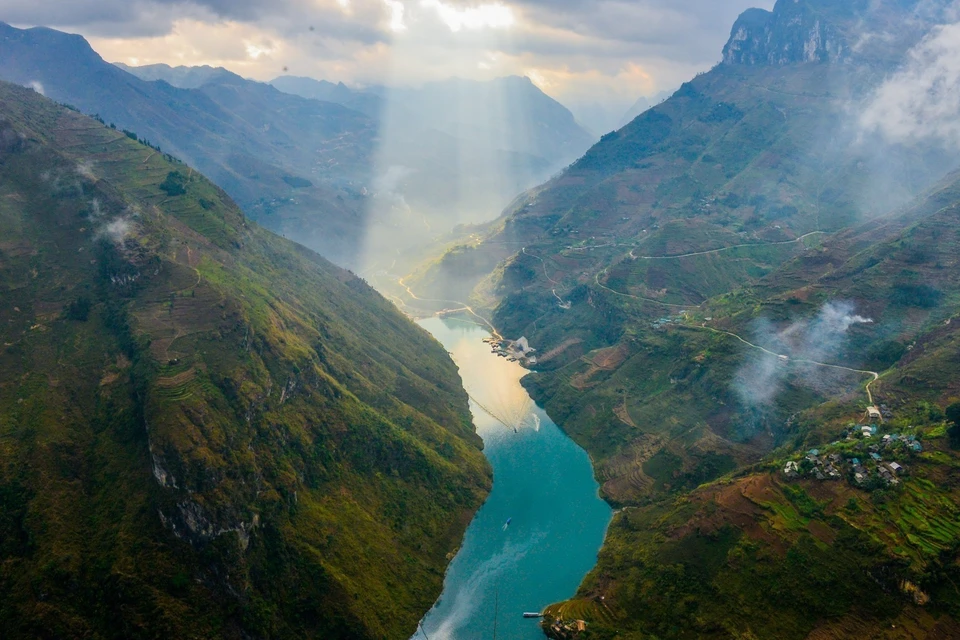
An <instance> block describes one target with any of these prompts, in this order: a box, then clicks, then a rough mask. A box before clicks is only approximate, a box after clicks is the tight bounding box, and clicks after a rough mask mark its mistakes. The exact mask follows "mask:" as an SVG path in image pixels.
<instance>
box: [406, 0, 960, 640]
mask: <svg viewBox="0 0 960 640" xmlns="http://www.w3.org/2000/svg"><path fill="white" fill-rule="evenodd" d="M928 8H929V7H928ZM931 24H932V23H931V22H924V20H923V19H922V18H921V14H920V6H919V5H918V3H916V2H910V1H906V2H904V1H894V0H891V1H884V2H851V3H843V4H842V5H841V4H837V3H828V2H820V1H819V0H800V1H799V2H788V1H787V0H781V1H780V2H778V3H777V6H776V8H775V9H774V10H773V11H772V12H764V11H759V10H758V11H751V12H747V13H746V14H744V16H743V17H742V18H741V20H740V21H739V22H738V23H737V25H736V26H735V27H734V30H733V33H732V37H731V41H730V44H728V46H727V48H726V49H725V52H724V62H723V63H722V64H720V65H718V66H717V67H716V68H715V69H713V70H711V71H710V72H709V73H706V74H703V75H700V76H698V77H697V78H695V79H694V80H692V81H691V82H689V83H687V84H686V85H684V86H683V87H682V88H681V89H680V90H679V91H678V92H677V93H676V94H675V95H674V96H673V97H672V98H670V99H669V100H667V101H666V102H664V103H663V104H661V105H658V106H657V107H654V108H653V109H651V110H649V111H647V112H645V113H644V114H642V115H641V116H640V117H638V118H637V119H636V120H634V121H633V122H632V123H631V124H629V125H628V126H627V127H625V128H624V129H622V130H620V131H618V132H615V133H613V134H610V135H608V136H606V137H605V138H604V139H603V140H601V142H600V143H599V144H598V145H596V146H595V147H594V148H593V149H591V150H590V151H589V152H588V153H587V154H586V155H585V156H584V157H583V158H582V159H581V160H580V161H578V162H577V163H575V164H574V165H573V166H571V167H570V168H569V169H568V170H567V171H566V172H564V173H563V174H562V175H560V176H559V177H557V178H555V179H554V180H552V181H551V182H549V183H547V184H545V185H543V186H541V187H539V188H537V189H534V190H532V191H530V192H528V193H527V194H525V195H524V196H523V197H521V198H520V199H518V200H517V202H516V203H515V204H514V205H513V206H512V207H511V208H510V209H508V210H507V211H506V212H505V214H504V216H503V217H502V218H501V219H500V220H499V221H497V222H496V223H495V224H492V225H490V226H489V227H488V228H487V229H477V230H472V231H473V232H474V235H472V236H470V237H467V238H464V239H462V240H461V242H460V243H459V245H457V246H449V245H448V246H446V247H444V248H443V253H442V255H441V256H439V257H438V258H437V259H436V260H434V261H433V262H431V263H429V264H425V265H424V266H423V267H422V268H421V269H420V270H419V271H417V272H416V273H414V274H412V275H411V276H409V277H407V278H405V279H404V281H403V285H404V286H405V287H409V289H403V288H400V289H397V290H396V295H397V296H398V298H400V299H401V300H402V301H403V302H404V303H406V304H409V305H410V306H411V307H413V308H424V307H426V308H435V307H438V306H439V307H441V308H442V307H450V308H453V307H454V305H452V304H450V303H449V302H446V301H447V300H462V301H467V302H469V303H470V304H471V305H472V306H473V309H474V311H476V312H478V313H481V314H485V315H487V317H489V318H490V319H491V321H492V322H493V324H494V325H496V327H497V329H498V330H499V331H500V333H502V334H503V335H504V336H506V337H507V338H512V339H517V338H519V337H520V336H525V337H527V338H528V339H529V341H530V344H531V346H533V347H535V348H536V349H537V353H536V363H535V364H532V365H531V368H532V369H535V373H532V374H531V375H529V376H528V377H527V378H525V380H524V384H525V386H527V387H528V389H529V390H530V391H531V393H532V394H533V396H534V397H535V398H536V399H537V401H538V402H539V403H541V404H542V406H544V407H545V409H546V410H547V412H548V413H549V414H550V416H551V417H552V418H553V419H554V420H555V421H557V423H558V424H560V425H561V426H562V427H563V429H564V430H565V431H566V432H567V433H569V434H570V435H571V437H573V438H574V439H575V440H576V441H577V442H578V443H579V444H581V445H582V446H583V447H584V448H585V449H586V450H587V451H588V452H589V453H590V454H591V458H592V460H593V461H594V466H595V469H596V474H597V477H598V479H599V481H600V483H601V491H602V494H603V496H604V497H605V498H606V499H607V500H608V501H610V502H611V503H612V504H614V505H617V506H620V507H623V508H624V511H622V512H621V513H620V514H619V515H618V516H617V517H616V518H615V520H614V523H613V524H612V526H611V529H610V533H609V536H608V540H607V542H606V544H605V546H604V549H603V550H602V552H601V556H600V562H599V565H598V567H597V569H596V570H595V571H594V572H593V573H592V574H591V576H590V577H588V579H587V580H586V581H585V582H584V584H583V586H582V588H581V591H580V593H579V594H578V596H577V598H575V599H574V600H571V601H570V602H567V603H562V604H560V605H557V606H556V607H554V608H552V609H551V611H550V613H551V616H549V617H548V619H547V627H550V626H551V625H552V624H553V622H554V620H559V621H560V622H561V623H563V622H564V621H570V620H575V619H583V620H586V621H587V623H588V626H587V631H586V632H585V633H582V634H581V636H582V637H585V638H587V637H595V638H644V639H646V638H758V639H767V638H798V639H799V638H847V637H890V638H947V637H954V636H956V635H958V633H960V627H958V623H957V620H960V618H958V616H960V608H958V605H960V600H958V592H957V591H956V584H958V582H957V578H958V575H957V570H958V566H960V555H958V552H960V530H957V528H956V526H955V522H956V517H957V513H956V507H955V505H956V503H957V499H958V497H960V496H958V494H957V487H958V486H960V484H958V480H957V479H958V476H957V473H956V470H957V468H958V466H957V465H958V463H960V458H958V455H957V452H956V450H955V449H953V448H952V447H951V443H950V442H949V438H948V437H947V436H946V434H947V427H948V424H947V422H946V419H945V415H944V409H945V408H946V407H947V406H948V405H950V404H951V403H953V402H955V401H956V400H957V399H958V398H960V368H958V362H960V360H958V353H960V351H958V347H960V344H958V341H957V340H958V334H957V330H958V328H960V327H958V324H957V317H958V314H960V280H958V277H960V276H958V273H960V271H958V266H960V265H958V263H957V260H958V256H960V182H958V180H957V175H946V174H947V172H949V171H951V170H953V169H955V168H956V166H957V157H956V155H955V154H953V153H952V152H950V151H944V150H938V148H937V146H936V145H933V144H927V143H925V142H918V143H917V144H915V145H909V144H907V145H889V144H886V143H885V142H884V141H883V140H881V139H879V138H876V139H874V138H872V135H871V134H869V133H867V132H862V131H860V130H859V129H858V127H857V125H856V121H855V120H854V119H851V114H852V113H856V111H857V108H858V106H859V105H861V104H863V103H864V101H866V100H868V99H869V97H870V95H871V92H872V91H873V90H874V88H875V87H876V86H877V85H878V84H879V83H880V82H881V81H882V80H883V79H884V78H885V77H886V76H887V75H888V74H889V73H890V72H891V71H892V70H894V69H895V68H896V67H897V66H898V65H899V64H900V61H902V60H903V59H904V56H905V55H906V53H907V51H908V50H909V49H910V47H911V46H912V45H913V44H915V43H916V42H918V41H919V40H920V38H922V36H923V34H924V33H925V31H926V30H928V29H929V28H930V26H931ZM865 28H866V29H868V30H873V31H874V32H878V33H879V32H883V33H888V34H895V35H890V37H886V38H882V39H880V38H878V39H876V40H871V41H870V42H869V43H867V44H865V45H864V46H862V47H854V46H851V45H852V44H855V43H856V38H858V37H859V36H858V34H861V33H863V31H864V29H865ZM806 45H809V46H806ZM814 45H815V46H814ZM414 295H416V296H417V298H414V297H413V296H414ZM431 305H432V306H431ZM874 377H876V378H877V379H876V380H874ZM873 405H877V406H878V407H880V409H881V411H882V413H883V414H885V419H884V422H883V423H879V424H877V426H878V427H879V431H878V433H877V434H876V435H871V438H873V440H870V438H867V439H864V438H863V437H862V436H861V433H862V432H861V431H860V430H859V429H858V428H859V427H862V426H864V423H865V421H866V420H867V419H866V418H865V417H864V416H865V411H866V410H867V408H868V407H869V406H873ZM873 422H874V423H876V422H877V421H875V420H874V421H873ZM866 424H867V425H869V424H871V423H870V422H866ZM884 435H889V436H891V441H892V442H896V443H899V444H897V445H896V446H892V445H891V446H890V447H889V448H887V445H885V444H881V438H882V437H883V436H884ZM895 435H896V436H897V439H896V440H893V436H895ZM901 437H902V439H901ZM848 438H849V439H848ZM907 438H910V439H909V440H908V439H907ZM914 444H920V447H921V448H920V449H919V450H915V449H914V448H913V445H914ZM873 446H877V448H876V449H871V447H873ZM811 449H818V450H820V451H821V452H822V454H820V455H819V456H815V457H817V459H818V461H819V462H818V463H813V462H810V461H806V462H804V461H805V458H806V456H807V455H808V452H809V451H810V450H811ZM872 454H876V456H878V457H880V458H881V459H880V460H874V456H873V455H872ZM828 455H829V456H834V455H835V456H838V457H837V462H830V465H832V466H831V467H830V468H835V469H836V472H837V477H836V478H833V477H832V476H831V475H830V474H829V473H828V472H827V471H826V469H827V468H828V467H827V466H824V465H823V464H822V463H823V457H824V456H828ZM854 459H856V460H858V461H859V464H860V465H862V468H863V469H865V470H866V471H865V473H861V476H862V478H860V479H857V476H856V474H857V473H860V472H859V471H857V470H856V469H857V468H859V467H858V465H854V463H853V462H852V461H853V460H854ZM787 462H795V463H797V464H798V472H797V477H793V472H791V475H790V477H788V475H787V474H786V473H785V465H786V464H787ZM864 463H865V464H864ZM890 463H896V464H900V465H901V466H902V467H903V468H905V469H906V473H905V474H904V475H903V476H902V477H899V478H897V480H898V482H897V483H896V484H894V483H890V482H888V481H887V480H886V477H887V475H890V474H892V473H894V472H893V471H891V468H890V467H889V466H888V465H889V464H890ZM817 464H820V465H821V466H817ZM881 472H882V473H881ZM818 474H820V475H823V476H824V479H823V480H820V479H818ZM891 477H893V476H891ZM551 634H552V635H554V636H556V637H572V636H573V635H574V633H573V632H572V631H569V630H566V629H565V628H564V625H563V624H561V625H560V626H559V627H555V628H553V630H552V631H551Z"/></svg>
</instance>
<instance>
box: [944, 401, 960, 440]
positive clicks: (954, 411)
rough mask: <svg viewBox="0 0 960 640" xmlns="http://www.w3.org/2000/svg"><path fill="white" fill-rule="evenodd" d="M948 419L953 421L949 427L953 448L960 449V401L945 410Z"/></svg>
mask: <svg viewBox="0 0 960 640" xmlns="http://www.w3.org/2000/svg"><path fill="white" fill-rule="evenodd" d="M945 413H946V416H947V420H949V421H950V422H952V423H953V424H951V425H950V428H948V429H947V436H948V437H949V439H950V448H951V449H960V402H954V403H953V404H951V405H950V406H949V407H947V410H946V411H945Z"/></svg>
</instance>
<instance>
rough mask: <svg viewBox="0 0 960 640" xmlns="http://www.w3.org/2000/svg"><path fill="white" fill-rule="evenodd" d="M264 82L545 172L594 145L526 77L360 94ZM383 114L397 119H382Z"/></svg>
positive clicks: (290, 80)
mask: <svg viewBox="0 0 960 640" xmlns="http://www.w3.org/2000/svg"><path fill="white" fill-rule="evenodd" d="M271 84H272V85H273V86H275V87H277V88H278V89H280V90H281V91H287V92H289V93H293V94H296V95H300V96H303V97H307V98H313V99H316V100H329V101H331V102H337V103H339V104H342V105H345V106H348V107H350V108H352V109H358V110H360V111H363V112H364V113H367V114H369V115H376V114H378V113H379V114H381V115H383V116H384V117H386V118H388V119H391V120H395V121H396V122H395V123H394V122H388V123H387V124H388V125H393V124H396V125H397V126H402V127H403V128H406V129H413V130H415V131H416V130H419V131H426V130H429V129H436V130H438V131H440V132H442V133H445V134H447V135H449V136H452V137H453V138H457V139H459V140H462V141H463V142H464V143H466V144H467V145H471V146H473V147H479V148H484V147H487V146H489V145H491V144H493V145H496V146H497V147H498V148H500V149H502V150H504V151H509V152H514V153H521V154H526V155H529V156H534V157H536V158H538V159H540V160H541V161H542V162H543V164H544V165H545V166H547V167H548V170H549V171H557V170H559V169H561V168H563V167H565V166H566V165H567V164H569V163H570V162H572V161H573V160H575V159H576V158H577V157H579V156H580V155H581V154H582V153H583V152H584V151H586V150H587V149H588V148H589V147H590V145H591V144H592V143H593V142H594V138H593V137H592V136H591V134H589V133H587V132H586V131H585V130H584V129H583V128H581V127H580V126H579V125H578V124H577V123H576V121H575V120H574V117H573V114H571V113H570V111H569V110H568V109H567V108H566V107H564V106H563V105H561V104H560V103H559V102H557V101H556V100H554V99H553V98H551V97H550V96H548V95H546V94H545V93H543V91H541V90H540V89H539V88H538V87H537V86H536V85H534V84H533V82H531V81H530V79H529V78H523V77H517V76H510V77H505V78H497V79H494V80H491V81H487V82H478V81H472V80H464V79H459V78H455V79H450V80H444V81H442V82H432V83H429V84H426V85H424V86H423V87H419V88H405V87H398V88H389V87H374V88H371V89H366V90H352V89H349V88H348V87H346V86H345V85H343V84H342V83H340V84H336V85H335V84H333V83H330V82H325V81H319V80H313V79H311V78H297V77H292V76H281V77H279V78H276V79H275V80H273V81H271ZM361 105H362V106H361ZM387 108H389V109H390V110H391V111H395V112H396V113H383V110H384V109H387ZM547 175H549V174H547Z"/></svg>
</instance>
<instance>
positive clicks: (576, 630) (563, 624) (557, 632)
mask: <svg viewBox="0 0 960 640" xmlns="http://www.w3.org/2000/svg"><path fill="white" fill-rule="evenodd" d="M586 630H587V623H586V622H584V621H583V620H554V621H553V622H551V623H550V626H549V627H548V628H547V630H546V631H547V635H549V636H550V637H551V638H558V639H560V640H567V639H568V638H570V639H572V638H576V637H577V636H579V635H580V634H581V633H583V632H584V631H586Z"/></svg>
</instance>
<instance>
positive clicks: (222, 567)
mask: <svg viewBox="0 0 960 640" xmlns="http://www.w3.org/2000/svg"><path fill="white" fill-rule="evenodd" d="M0 140H2V145H0V235H2V239H0V287H2V290H3V298H4V304H3V305H2V308H0V333H2V343H3V348H2V350H0V370H2V371H3V375H2V376H0V379H2V382H0V487H2V489H0V491H2V494H3V495H2V499H3V509H2V517H0V534H2V535H0V539H2V540H3V542H2V543H0V553H2V556H3V562H2V563H0V567H2V568H0V594H2V602H3V604H2V605H0V624H2V625H3V627H4V629H5V630H8V631H9V632H10V633H11V634H12V637H38V636H44V637H79V636H91V637H139V636H146V635H149V636H159V635H162V636H165V637H213V636H219V637H277V636H284V637H290V636H296V637H324V638H335V637H343V638H357V637H400V636H406V635H408V634H409V633H411V632H412V631H413V629H414V627H415V625H416V621H417V620H418V619H419V618H420V616H421V615H422V614H423V612H424V611H426V609H427V608H428V607H429V606H430V605H431V604H432V602H433V601H434V599H435V598H436V596H437V594H438V593H439V591H440V588H441V584H442V579H443V570H444V567H445V565H446V562H447V554H448V553H450V551H451V550H453V549H455V548H456V547H457V545H458V544H459V540H460V536H461V535H462V532H463V530H464V529H465V527H466V524H467V522H468V521H469V517H470V515H471V514H472V512H473V511H474V510H475V509H476V508H477V507H478V506H479V504H480V503H481V501H482V499H483V497H484V496H485V494H486V491H487V490H488V489H489V482H490V480H489V470H488V468H487V466H486V463H485V461H484V459H483V457H482V454H481V453H480V444H481V443H480V441H479V439H478V438H477V436H476V435H475V434H474V433H473V430H472V426H471V423H470V420H469V413H468V410H467V402H466V396H465V394H464V392H463V391H462V389H461V388H460V386H459V384H458V381H459V378H458V376H457V373H456V369H455V367H454V365H453V363H452V362H451V361H450V360H449V359H448V358H447V357H446V356H445V354H444V353H443V351H442V349H441V348H440V347H439V346H437V345H436V344H435V343H434V342H433V341H432V340H431V339H430V337H429V336H428V335H427V334H426V333H425V332H423V331H421V330H419V329H418V328H416V327H415V326H413V325H411V324H410V323H409V322H408V321H407V320H406V319H405V318H404V317H403V316H402V315H400V314H399V313H397V312H396V310H395V309H394V308H393V307H392V305H391V304H390V303H388V302H387V301H386V300H384V299H383V298H382V297H380V296H379V295H378V294H376V293H375V292H373V291H372V290H371V289H370V288H369V287H367V286H366V284H365V283H363V282H362V281H361V280H359V279H358V278H357V277H356V276H354V275H352V274H350V273H348V272H345V271H342V270H340V269H338V268H336V267H334V266H333V265H331V264H329V263H327V262H326V261H324V260H323V259H321V258H319V257H318V256H316V255H315V254H313V253H311V252H309V251H307V250H304V249H302V248H299V247H297V246H296V245H294V244H292V243H289V242H287V241H284V240H282V239H279V238H277V237H275V236H272V235H271V234H269V233H267V232H265V231H263V230H261V229H259V228H258V227H256V226H255V225H253V224H251V223H249V222H247V221H246V220H245V219H244V217H243V215H242V213H241V212H240V211H239V210H238V209H237V208H236V206H235V205H234V204H233V203H232V202H231V201H230V200H229V199H228V198H227V197H226V196H225V194H224V193H223V192H222V191H221V190H219V189H217V188H216V187H214V186H213V185H212V184H211V183H209V182H208V181H206V180H205V179H204V178H203V177H201V176H199V175H198V174H196V173H195V172H193V171H192V170H191V169H190V168H189V167H186V166H184V165H181V164H177V163H174V162H171V161H170V159H168V158H164V157H163V156H162V154H159V153H157V152H155V151H154V150H153V149H150V148H148V147H145V146H143V145H140V144H137V143H136V142H134V141H132V140H130V139H128V138H127V137H126V136H124V135H123V134H122V133H118V132H116V131H113V130H111V129H109V128H106V127H104V126H102V125H100V124H99V123H96V122H94V121H92V120H89V119H86V118H83V117H81V116H79V115H77V114H75V113H72V112H69V111H67V110H65V109H62V108H60V107H56V106H55V105H53V104H52V103H50V102H48V101H46V100H44V99H43V98H41V97H40V96H38V95H36V94H34V93H33V92H31V91H29V90H24V89H19V88H15V87H13V86H10V85H2V86H0Z"/></svg>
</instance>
